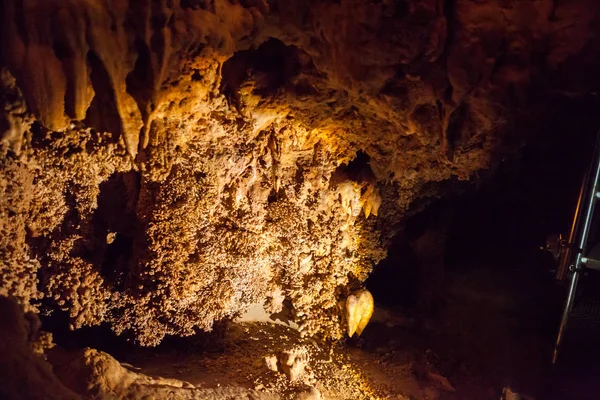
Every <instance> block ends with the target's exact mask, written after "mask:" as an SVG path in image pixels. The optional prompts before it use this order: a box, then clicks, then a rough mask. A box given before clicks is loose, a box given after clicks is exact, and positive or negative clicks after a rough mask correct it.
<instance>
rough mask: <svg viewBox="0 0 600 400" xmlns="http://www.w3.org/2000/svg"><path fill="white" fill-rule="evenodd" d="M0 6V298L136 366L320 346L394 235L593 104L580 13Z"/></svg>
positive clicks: (180, 2) (189, 4)
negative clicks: (114, 345) (137, 358)
mask: <svg viewBox="0 0 600 400" xmlns="http://www.w3.org/2000/svg"><path fill="white" fill-rule="evenodd" d="M2 6H3V7H2V11H1V18H2V24H1V27H2V28H1V29H2V34H1V38H2V57H1V63H2V89H1V92H0V103H1V105H2V108H3V110H4V112H3V113H0V143H1V146H2V147H1V149H2V158H1V160H0V170H1V171H2V174H1V179H0V193H1V195H0V294H3V295H11V296H13V297H15V298H16V299H17V300H18V301H19V302H20V303H21V304H23V305H24V306H25V307H26V308H27V309H28V310H34V311H35V310H38V311H52V310H56V309H62V310H65V311H67V312H68V313H69V315H70V317H71V323H72V327H74V328H78V327H82V326H86V325H95V324H99V323H101V322H109V323H110V324H111V325H112V327H113V329H114V330H115V331H116V332H117V333H126V334H128V335H132V336H134V337H135V338H136V340H137V341H138V342H139V343H142V344H144V345H155V344H157V343H158V342H160V340H161V339H162V338H163V337H164V336H165V335H167V334H173V335H190V334H193V333H194V332H195V330H196V329H203V330H209V329H211V326H212V324H213V322H214V321H216V320H222V319H227V318H230V317H234V316H235V315H238V314H240V313H242V312H244V311H245V310H246V309H247V308H248V307H249V306H250V305H252V304H257V303H264V304H265V307H266V308H267V310H268V311H270V312H279V311H281V310H282V309H283V308H286V309H288V310H290V311H291V313H292V314H293V316H294V318H295V319H296V320H297V321H298V322H299V325H300V328H301V329H302V330H303V332H305V333H306V334H317V333H320V334H323V335H325V336H328V337H340V336H341V335H342V334H343V333H344V326H343V322H342V319H343V318H342V316H341V315H340V313H339V311H338V307H337V304H338V301H339V300H340V299H345V298H346V297H347V296H348V295H349V294H350V293H351V292H352V291H354V290H357V289H359V288H360V285H361V282H362V281H364V279H366V277H367V276H368V274H369V272H370V271H371V269H372V267H373V265H374V264H375V263H377V262H378V261H379V260H381V259H382V258H383V257H384V256H385V248H386V245H387V239H388V238H389V234H390V230H391V229H392V227H393V226H394V224H396V223H398V222H399V221H401V219H402V217H403V215H405V214H406V213H407V212H409V211H410V210H411V209H412V208H414V207H417V206H418V205H419V204H423V203H422V202H423V201H425V200H426V199H427V198H431V197H435V196H439V195H440V194H441V189H442V188H443V187H444V183H445V182H453V181H456V180H468V179H474V178H476V176H477V174H478V172H479V171H481V170H484V169H489V168H491V167H493V166H494V165H495V164H496V163H498V162H499V161H500V160H502V159H503V158H504V157H506V156H507V155H509V154H510V153H511V152H512V151H513V150H514V149H516V148H517V147H518V146H519V145H520V144H521V143H522V142H523V141H524V140H526V138H527V135H528V134H531V133H533V131H534V128H535V126H536V121H537V119H539V118H541V117H542V116H543V115H544V114H543V113H544V112H546V111H547V110H548V109H549V108H548V107H549V105H550V104H553V102H554V103H555V102H556V101H557V99H563V98H565V96H571V97H572V96H579V95H583V94H585V93H588V92H591V91H594V90H597V89H598V88H599V87H600V81H599V78H598V74H597V73H596V72H595V71H597V69H598V67H599V66H600V58H599V57H598V50H599V49H600V46H599V44H598V35H597V33H598V32H597V30H598V26H599V25H598V17H597V13H598V7H599V6H600V5H598V4H597V2H596V1H595V0H564V1H552V0H519V1H516V0H515V1H512V0H477V1H476V0H446V1H441V0H418V1H404V0H393V1H392V0H380V1H375V0H372V1H368V0H363V1H349V0H340V1H325V0H311V1H301V0H290V1H278V0H270V1H266V0H128V1H117V0H114V1H113V0H86V1H81V0H3V1H2ZM560 101H563V100H560Z"/></svg>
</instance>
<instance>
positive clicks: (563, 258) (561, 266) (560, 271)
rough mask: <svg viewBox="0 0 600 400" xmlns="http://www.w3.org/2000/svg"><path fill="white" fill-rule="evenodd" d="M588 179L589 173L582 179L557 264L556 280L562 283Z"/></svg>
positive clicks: (577, 226) (577, 227) (567, 268)
mask: <svg viewBox="0 0 600 400" xmlns="http://www.w3.org/2000/svg"><path fill="white" fill-rule="evenodd" d="M588 179H589V172H588V173H587V174H586V176H585V177H584V178H583V180H582V182H581V189H580V190H579V197H578V198H577V207H576V208H575V213H574V215H573V224H572V225H571V232H570V233H569V240H568V241H567V246H565V247H564V248H563V251H562V254H561V255H560V260H559V262H558V268H557V270H556V279H557V280H559V281H563V280H564V279H565V278H566V277H567V274H568V272H569V261H571V255H572V254H573V252H572V247H573V246H574V245H575V235H576V234H577V231H578V229H579V220H580V218H579V214H580V213H581V202H582V201H583V196H584V194H585V188H586V186H587V183H588Z"/></svg>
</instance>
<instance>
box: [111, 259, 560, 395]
mask: <svg viewBox="0 0 600 400" xmlns="http://www.w3.org/2000/svg"><path fill="white" fill-rule="evenodd" d="M514 268H515V267H506V268H504V269H503V268H492V269H489V268H486V269H479V270H478V269H477V268H476V267H475V268H473V267H469V268H467V269H465V270H466V271H468V272H465V273H452V274H449V276H448V277H447V296H446V302H445V304H444V305H443V306H442V307H441V308H440V310H439V311H438V312H437V313H436V314H435V315H432V316H430V317H429V318H427V319H415V318H414V317H413V316H411V313H410V311H407V310H401V309H398V308H396V309H394V308H384V307H381V306H379V307H376V312H375V314H374V316H373V318H372V321H371V323H370V324H369V326H368V327H367V329H366V330H365V332H364V333H363V335H362V336H361V337H360V338H358V339H356V338H353V339H349V340H346V341H345V342H344V343H338V344H336V345H335V346H333V345H329V344H327V343H321V342H318V341H316V340H314V339H306V338H301V337H300V335H299V334H298V332H296V331H294V330H292V329H290V328H288V327H285V326H282V325H275V324H268V323H238V324H231V325H229V326H228V327H227V329H226V330H225V331H224V332H222V333H221V334H220V335H212V336H211V335H208V336H204V335H203V336H201V337H200V336H199V337H192V338H186V339H177V340H176V341H174V342H172V343H165V344H164V345H161V346H159V347H158V348H155V349H136V350H135V351H128V352H126V353H123V355H122V356H119V355H116V357H117V358H118V359H119V361H121V362H123V363H126V364H125V365H128V366H131V367H130V368H134V369H135V370H136V371H138V372H141V373H143V374H146V375H150V376H161V377H165V378H174V379H177V380H182V381H186V382H189V383H191V384H193V385H195V386H196V387H205V388H216V387H223V386H226V387H241V388H246V389H255V390H257V391H258V392H262V393H267V394H268V393H273V394H276V395H283V397H284V398H294V396H295V395H296V394H297V393H301V392H303V391H306V390H307V389H308V388H310V387H315V388H317V389H318V390H319V392H320V393H321V394H322V396H323V398H325V399H361V398H362V399H375V398H382V399H419V400H421V399H424V400H425V399H430V400H435V399H439V400H455V399H456V400H458V399H463V400H470V399H473V400H486V399H494V400H497V399H499V398H500V395H501V393H502V390H503V388H504V387H510V388H512V389H513V390H514V391H518V392H519V393H523V394H529V395H531V398H537V399H539V398H543V397H539V396H538V395H537V394H538V393H541V392H542V391H543V386H544V385H545V383H544V382H545V380H546V379H547V377H548V376H549V370H548V369H549V363H548V361H549V357H550V354H551V349H552V340H553V338H554V332H555V327H556V323H557V320H556V318H557V311H559V310H560V305H561V301H562V297H561V293H562V291H561V290H560V289H559V288H556V287H554V286H553V285H550V284H548V285H544V284H540V282H539V281H538V282H537V283H536V284H535V285H532V284H531V283H532V282H531V281H530V280H531V279H538V277H536V276H532V274H519V271H518V270H513V269H514ZM534 275H535V274H534ZM548 282H550V280H548ZM215 336H219V337H218V338H216V339H215ZM207 337H208V338H212V339H208V340H207ZM293 349H296V350H299V351H300V352H301V353H303V354H305V357H304V358H303V359H302V363H303V365H304V366H305V369H304V370H302V371H300V372H299V373H297V374H296V381H294V382H292V381H290V379H288V376H286V374H284V373H283V372H282V370H281V366H280V368H279V369H277V368H275V369H277V370H276V371H273V370H270V369H269V368H268V367H267V362H266V359H267V358H268V357H272V356H275V357H277V355H278V354H281V353H282V352H285V351H288V352H289V351H291V350H293ZM306 393H309V392H306ZM307 398H311V397H307ZM315 398H316V397H315Z"/></svg>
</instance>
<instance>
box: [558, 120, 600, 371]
mask: <svg viewBox="0 0 600 400" xmlns="http://www.w3.org/2000/svg"><path fill="white" fill-rule="evenodd" d="M599 152H600V132H599V133H598V137H597V138H596V146H595V147H594V158H593V160H592V164H591V166H590V170H589V172H588V179H587V183H586V188H585V193H584V200H585V201H586V203H585V206H586V209H585V214H584V220H583V224H582V225H581V226H582V229H581V232H580V236H579V240H578V241H577V247H576V248H574V249H572V251H575V252H576V256H575V262H574V264H573V266H572V271H571V281H570V284H569V293H568V295H567V301H566V304H565V308H564V310H563V315H562V320H561V322H560V328H559V330H558V336H557V338H556V343H555V345H554V353H553V355H552V363H553V364H555V363H556V360H557V358H558V350H559V348H560V345H561V343H562V340H563V338H564V334H565V329H566V326H567V320H568V319H569V314H570V313H571V309H572V308H573V300H574V299H575V293H576V291H577V283H578V282H579V274H580V272H581V267H582V262H581V259H582V257H583V252H584V250H585V246H586V243H587V239H588V236H589V233H590V227H591V225H592V217H593V215H594V208H595V205H596V199H597V193H598V180H599V178H600V154H599ZM577 214H579V213H577ZM577 216H579V215H577ZM575 224H576V225H579V223H577V222H575Z"/></svg>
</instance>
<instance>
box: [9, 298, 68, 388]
mask: <svg viewBox="0 0 600 400" xmlns="http://www.w3.org/2000/svg"><path fill="white" fill-rule="evenodd" d="M39 325H40V322H39V320H38V319H37V317H36V316H35V314H33V313H27V314H23V310H22V309H21V307H20V306H19V305H18V304H16V303H15V302H14V301H12V300H10V299H8V298H6V297H3V296H0V351H1V352H2V357H0V397H2V398H3V399H40V398H43V399H57V400H58V399H65V400H67V399H69V400H71V399H78V398H79V397H78V396H77V395H76V394H75V393H74V392H72V391H71V390H69V389H67V388H66V387H65V386H64V385H63V384H62V382H60V381H59V380H58V379H57V378H56V376H55V375H54V373H53V371H52V367H51V366H50V364H48V363H47V362H46V361H45V360H44V358H43V356H42V354H41V353H42V352H38V351H35V348H36V347H39V345H40V342H39V332H38V328H39Z"/></svg>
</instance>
